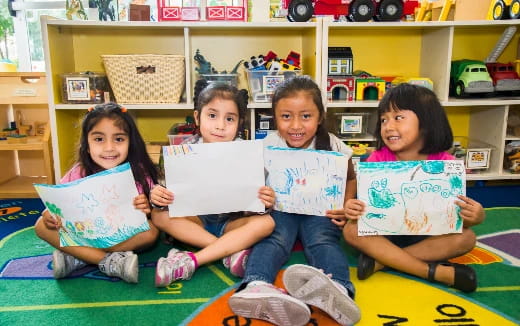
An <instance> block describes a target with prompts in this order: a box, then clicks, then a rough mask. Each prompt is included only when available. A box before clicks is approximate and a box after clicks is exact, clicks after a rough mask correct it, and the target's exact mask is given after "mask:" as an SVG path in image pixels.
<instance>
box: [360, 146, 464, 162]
mask: <svg viewBox="0 0 520 326" xmlns="http://www.w3.org/2000/svg"><path fill="white" fill-rule="evenodd" d="M454 159H455V157H454V156H453V155H451V154H450V153H448V152H440V153H434V154H428V158H427V160H454ZM391 161H397V158H396V157H395V153H394V152H392V151H391V150H389V149H388V147H386V146H384V147H383V148H381V149H380V150H377V151H373V152H372V154H370V156H369V157H368V158H367V162H391Z"/></svg>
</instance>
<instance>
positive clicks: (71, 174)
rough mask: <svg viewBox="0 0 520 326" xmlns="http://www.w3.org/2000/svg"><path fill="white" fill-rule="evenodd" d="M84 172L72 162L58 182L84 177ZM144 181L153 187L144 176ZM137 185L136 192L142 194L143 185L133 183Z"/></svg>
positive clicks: (151, 182) (150, 180)
mask: <svg viewBox="0 0 520 326" xmlns="http://www.w3.org/2000/svg"><path fill="white" fill-rule="evenodd" d="M84 174H85V173H84V172H83V169H82V168H81V166H80V165H79V163H76V164H74V166H73V167H72V168H71V169H70V170H69V171H68V172H67V173H65V175H64V176H63V177H62V178H61V180H60V183H67V182H72V181H75V180H78V179H81V178H84V177H85V175H84ZM146 181H147V182H148V185H149V186H150V189H152V188H153V186H154V183H153V180H152V179H151V178H149V177H147V178H146ZM135 185H136V187H137V192H138V193H140V194H142V193H144V190H143V186H141V185H140V184H139V183H137V182H136V183H135Z"/></svg>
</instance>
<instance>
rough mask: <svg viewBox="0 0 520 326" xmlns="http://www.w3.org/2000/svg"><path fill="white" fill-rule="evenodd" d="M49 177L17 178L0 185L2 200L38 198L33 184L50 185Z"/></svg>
mask: <svg viewBox="0 0 520 326" xmlns="http://www.w3.org/2000/svg"><path fill="white" fill-rule="evenodd" d="M47 180H48V178H47V177H26V176H16V177H14V178H12V179H9V180H7V181H5V182H3V183H0V198H38V193H37V192H36V190H35V189H34V186H33V183H48V181H47Z"/></svg>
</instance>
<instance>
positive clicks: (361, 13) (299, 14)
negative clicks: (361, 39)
mask: <svg viewBox="0 0 520 326" xmlns="http://www.w3.org/2000/svg"><path fill="white" fill-rule="evenodd" d="M280 1H281V6H280V7H281V8H282V10H284V11H285V10H287V19H289V20H290V21H295V22H305V21H308V20H309V19H311V17H312V16H313V15H333V16H334V18H336V19H337V18H339V17H340V16H347V18H348V19H349V20H351V21H355V22H366V21H368V20H370V19H372V17H374V18H375V19H376V20H379V21H396V20H400V19H401V18H402V17H404V16H405V15H411V14H413V13H414V10H415V8H417V7H419V1H418V0H280Z"/></svg>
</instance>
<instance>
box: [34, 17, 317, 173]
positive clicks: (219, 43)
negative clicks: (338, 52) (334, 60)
mask: <svg viewBox="0 0 520 326" xmlns="http://www.w3.org/2000/svg"><path fill="white" fill-rule="evenodd" d="M41 23H42V34H43V39H44V48H45V57H46V71H47V75H48V77H49V81H48V87H49V90H50V97H49V102H50V116H51V119H50V122H51V127H52V128H51V130H52V139H53V146H54V148H56V149H57V150H56V153H55V154H54V168H55V171H56V178H57V179H58V178H59V177H60V176H61V174H62V173H64V172H65V171H66V170H67V169H69V168H70V166H71V164H72V160H73V157H74V152H75V148H76V147H75V143H76V142H77V139H78V136H79V125H80V121H81V118H82V117H83V115H84V114H85V112H86V109H87V108H88V107H89V106H91V105H88V104H87V105H85V104H81V105H75V104H64V103H62V101H61V95H60V87H61V81H60V74H62V73H67V72H80V71H87V70H89V71H104V67H103V64H102V59H101V55H102V54H178V55H184V57H185V65H186V67H185V68H186V72H187V73H186V81H185V84H186V88H185V93H184V96H183V98H182V100H181V101H180V103H178V104H173V103H172V104H151V105H131V104H129V105H125V106H126V107H127V108H128V109H129V110H130V112H131V114H133V115H134V116H135V117H136V120H137V124H138V126H139V128H140V131H141V133H142V134H143V137H144V138H145V140H146V141H150V142H161V141H167V136H166V135H167V132H168V130H169V129H170V127H171V126H172V125H173V124H175V123H179V122H184V119H185V117H186V116H189V115H191V114H192V110H193V100H192V99H193V86H194V83H195V80H196V79H197V78H198V76H197V75H196V72H195V67H196V63H195V62H194V60H193V56H194V55H195V51H196V50H197V49H199V50H200V52H201V54H202V55H203V56H204V57H205V58H206V60H208V61H210V62H211V63H212V65H213V66H214V67H215V68H216V69H217V70H218V71H223V70H228V71H230V70H231V69H232V68H233V67H234V66H235V65H236V64H237V63H238V62H239V61H240V60H247V59H248V58H249V57H251V56H253V55H258V54H263V53H264V52H265V51H266V49H271V50H273V51H274V52H276V53H279V54H283V55H285V54H287V53H289V51H291V50H293V51H297V52H299V53H301V55H302V62H303V65H304V67H305V73H307V74H309V75H311V76H313V77H314V78H315V77H316V76H319V75H320V70H319V69H320V68H321V62H320V58H321V53H320V51H321V46H320V45H319V43H318V42H319V40H320V38H321V26H322V25H321V23H317V22H311V23H289V22H287V23H277V24H267V23H266V24H264V23H245V22H191V23H190V22H161V23H153V22H95V21H64V20H57V19H53V18H51V17H42V18H41ZM239 87H241V88H247V81H246V77H245V73H244V72H243V71H241V75H240V76H239ZM268 106H269V104H268V103H265V104H260V105H252V106H251V108H252V111H253V110H254V108H255V107H268ZM251 117H252V118H251V124H252V125H253V126H254V114H253V113H251ZM71 122H72V123H71Z"/></svg>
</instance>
